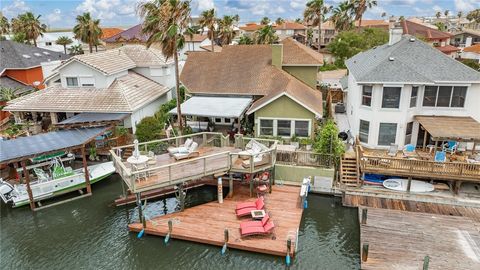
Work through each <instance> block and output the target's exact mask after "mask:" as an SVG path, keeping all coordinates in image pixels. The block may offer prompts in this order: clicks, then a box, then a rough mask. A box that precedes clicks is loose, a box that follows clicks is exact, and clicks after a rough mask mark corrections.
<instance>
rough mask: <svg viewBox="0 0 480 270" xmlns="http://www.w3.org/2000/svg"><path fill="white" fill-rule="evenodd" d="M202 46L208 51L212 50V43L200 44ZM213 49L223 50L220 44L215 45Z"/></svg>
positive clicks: (215, 50) (216, 50)
mask: <svg viewBox="0 0 480 270" xmlns="http://www.w3.org/2000/svg"><path fill="white" fill-rule="evenodd" d="M200 48H202V49H204V50H206V51H209V52H211V51H212V45H205V46H200ZM213 51H214V52H221V51H222V47H221V46H218V45H213Z"/></svg>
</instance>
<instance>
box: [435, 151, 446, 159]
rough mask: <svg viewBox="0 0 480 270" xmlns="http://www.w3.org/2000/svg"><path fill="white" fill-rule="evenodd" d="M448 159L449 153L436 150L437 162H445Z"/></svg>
mask: <svg viewBox="0 0 480 270" xmlns="http://www.w3.org/2000/svg"><path fill="white" fill-rule="evenodd" d="M446 160H447V153H445V152H444V151H437V152H435V162H445V161H446Z"/></svg>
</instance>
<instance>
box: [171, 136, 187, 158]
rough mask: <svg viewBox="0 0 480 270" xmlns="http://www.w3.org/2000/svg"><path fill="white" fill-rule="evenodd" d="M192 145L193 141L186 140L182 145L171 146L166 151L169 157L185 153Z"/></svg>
mask: <svg viewBox="0 0 480 270" xmlns="http://www.w3.org/2000/svg"><path fill="white" fill-rule="evenodd" d="M192 143H193V140H192V139H190V138H188V139H187V140H186V141H185V143H184V144H183V145H180V146H179V147H173V146H172V147H169V148H168V149H167V151H168V153H169V154H170V155H171V156H173V155H174V154H177V153H180V152H187V151H188V148H190V146H191V145H192Z"/></svg>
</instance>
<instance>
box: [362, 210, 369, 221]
mask: <svg viewBox="0 0 480 270" xmlns="http://www.w3.org/2000/svg"><path fill="white" fill-rule="evenodd" d="M367 212H368V209H367V208H363V209H362V225H365V224H367Z"/></svg>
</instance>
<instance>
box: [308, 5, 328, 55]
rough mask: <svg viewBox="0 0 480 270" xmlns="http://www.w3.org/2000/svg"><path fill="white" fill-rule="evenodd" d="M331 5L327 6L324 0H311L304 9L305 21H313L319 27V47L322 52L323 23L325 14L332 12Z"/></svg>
mask: <svg viewBox="0 0 480 270" xmlns="http://www.w3.org/2000/svg"><path fill="white" fill-rule="evenodd" d="M330 10H331V7H330V6H325V5H324V2H323V0H310V1H309V2H307V4H306V8H305V10H304V11H303V18H304V20H305V21H307V22H309V23H312V24H313V25H316V26H317V27H318V48H317V50H318V51H319V52H320V46H321V44H322V40H323V33H322V23H323V22H324V19H323V18H324V16H325V14H327V13H328V12H330Z"/></svg>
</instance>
